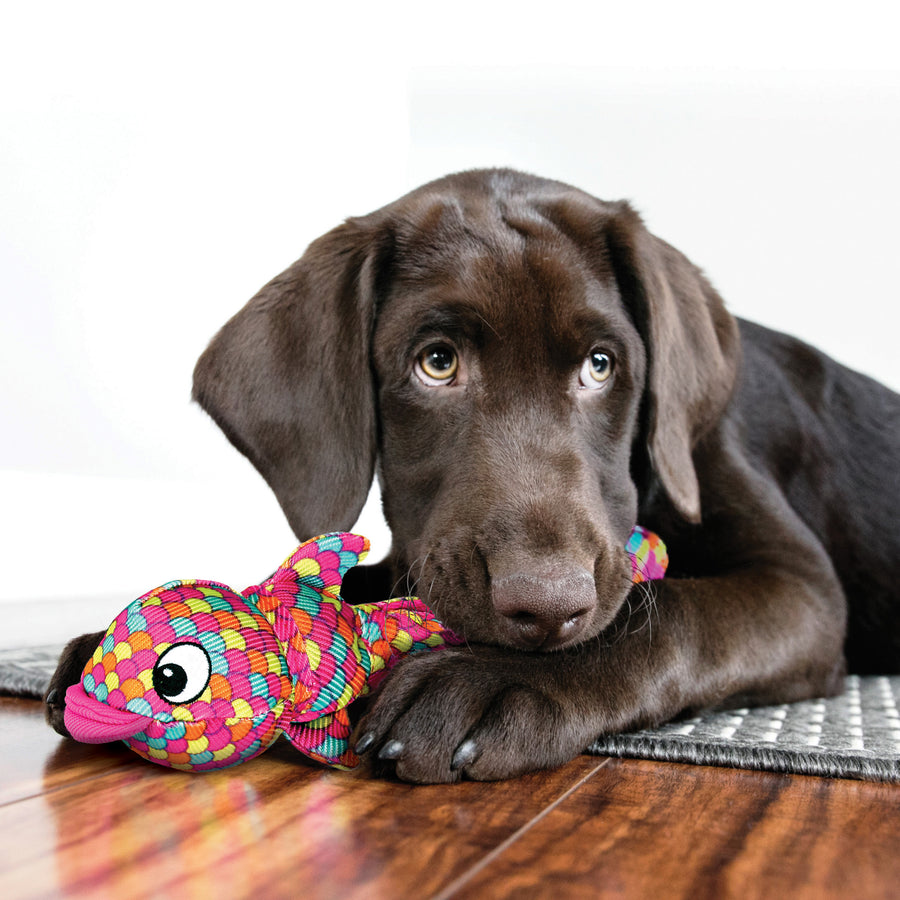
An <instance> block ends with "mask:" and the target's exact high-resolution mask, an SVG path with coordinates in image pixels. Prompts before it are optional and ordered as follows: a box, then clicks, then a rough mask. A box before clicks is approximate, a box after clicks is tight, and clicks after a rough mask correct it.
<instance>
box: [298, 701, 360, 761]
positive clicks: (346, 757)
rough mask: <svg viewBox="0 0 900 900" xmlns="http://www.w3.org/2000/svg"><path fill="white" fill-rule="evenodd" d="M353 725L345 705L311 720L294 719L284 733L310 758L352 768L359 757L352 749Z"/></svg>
mask: <svg viewBox="0 0 900 900" xmlns="http://www.w3.org/2000/svg"><path fill="white" fill-rule="evenodd" d="M352 731H353V727H352V725H351V724H350V716H349V715H348V714H347V710H346V709H339V710H338V711H337V712H336V713H333V714H329V715H325V716H320V717H319V718H318V719H315V720H313V721H312V722H292V723H291V724H290V725H288V726H287V728H285V729H284V735H285V737H286V738H287V739H288V740H289V741H290V742H291V743H292V744H293V745H294V746H295V747H296V748H297V749H298V750H299V751H300V752H301V753H304V754H306V756H308V757H309V758H310V759H314V760H316V762H320V763H323V764H324V765H326V766H332V767H333V768H335V769H352V768H354V767H355V766H356V765H357V764H358V763H359V757H358V756H357V755H356V754H355V753H354V752H353V751H352V750H351V749H350V733H351V732H352Z"/></svg>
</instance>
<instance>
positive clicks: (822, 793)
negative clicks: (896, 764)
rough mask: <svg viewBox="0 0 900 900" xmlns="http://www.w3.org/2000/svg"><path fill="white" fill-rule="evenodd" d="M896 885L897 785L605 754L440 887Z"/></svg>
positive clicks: (762, 892) (864, 888) (499, 890)
mask: <svg viewBox="0 0 900 900" xmlns="http://www.w3.org/2000/svg"><path fill="white" fill-rule="evenodd" d="M550 848H552V849H550ZM898 894H900V786H897V785H879V784H872V783H864V782H856V781H842V780H831V779H824V778H805V777H798V776H781V775H774V774H766V773H757V772H746V771H738V770H732V769H715V768H705V767H698V766H682V765H673V764H667V763H653V762H640V761H611V762H610V764H609V765H607V766H605V767H604V768H602V769H601V770H600V771H598V772H597V773H596V775H595V776H594V777H593V778H591V779H589V780H588V781H586V782H585V783H584V784H583V785H582V786H581V788H580V789H579V790H578V791H577V792H575V793H573V794H572V795H571V796H569V797H568V798H566V800H565V801H564V802H562V803H560V804H559V805H558V806H557V807H556V808H555V809H554V810H553V811H552V812H550V813H548V815H546V816H545V817H543V818H542V819H541V821H540V822H538V823H536V824H535V826H534V827H533V828H531V829H529V830H527V832H526V833H525V834H523V835H522V836H521V837H520V838H519V839H518V840H516V841H514V842H511V843H509V844H507V845H506V846H505V847H503V848H501V849H500V850H498V852H496V853H495V854H492V855H491V856H490V857H488V858H486V859H485V860H484V861H483V862H482V864H481V866H479V867H478V869H477V870H473V871H471V872H469V873H465V874H464V875H463V876H462V877H461V879H459V880H458V881H457V882H456V883H454V884H453V885H451V886H449V889H447V890H446V891H445V892H444V893H442V894H441V895H440V896H442V897H444V896H448V897H449V896H452V897H454V898H471V897H478V898H480V897H490V898H505V897H515V898H522V897H545V896H548V897H553V898H554V900H557V898H566V897H619V896H625V897H654V896H658V897H666V898H672V897H691V898H703V897H709V898H721V897H740V898H753V897H760V898H773V897H791V898H792V900H793V898H805V897H809V898H816V900H821V898H829V897H841V898H853V900H858V898H875V897H884V898H888V897H890V898H896V897H897V896H898Z"/></svg>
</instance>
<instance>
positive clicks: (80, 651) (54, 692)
mask: <svg viewBox="0 0 900 900" xmlns="http://www.w3.org/2000/svg"><path fill="white" fill-rule="evenodd" d="M103 635H104V632H102V631H98V632H96V633H94V634H83V635H81V636H80V637H77V638H73V639H72V640H71V641H69V643H68V644H66V646H65V649H64V650H63V652H62V655H61V656H60V657H59V663H58V664H57V666H56V671H55V672H54V673H53V677H52V678H51V679H50V685H49V687H48V688H47V693H46V694H44V715H45V717H46V719H47V721H48V722H49V723H50V726H51V727H52V728H53V730H54V731H57V732H59V734H61V735H62V736H63V737H69V732H68V730H67V729H66V724H65V715H66V691H67V690H68V689H69V686H70V685H73V684H78V682H79V681H81V673H82V672H83V671H84V667H85V664H86V663H87V661H88V660H89V659H90V658H91V656H92V655H93V653H94V650H96V649H97V645H98V644H99V643H100V641H102V640H103Z"/></svg>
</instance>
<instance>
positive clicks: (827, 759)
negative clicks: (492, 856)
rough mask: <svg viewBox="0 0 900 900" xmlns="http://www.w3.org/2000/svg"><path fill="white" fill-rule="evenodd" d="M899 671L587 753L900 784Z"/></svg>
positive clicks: (36, 679) (28, 669)
mask: <svg viewBox="0 0 900 900" xmlns="http://www.w3.org/2000/svg"><path fill="white" fill-rule="evenodd" d="M61 651H62V647H61V646H59V645H56V646H50V647H31V648H28V649H22V650H0V694H3V695H6V696H16V697H32V698H35V699H40V697H41V696H42V695H43V693H44V691H45V689H46V686H47V683H48V681H49V680H50V675H51V674H52V672H53V670H54V669H55V667H56V660H57V659H58V657H59V654H60V652H61ZM898 705H900V676H891V677H879V676H865V677H859V676H857V675H851V676H849V677H848V678H847V687H846V691H845V692H844V693H843V694H841V695H840V696H839V697H832V698H829V699H827V700H808V701H804V702H802V703H789V704H785V705H784V706H766V707H760V708H758V709H738V710H729V711H728V712H720V713H708V714H706V715H704V716H702V717H700V718H697V719H683V720H680V721H678V722H672V723H670V724H668V725H663V726H662V727H661V728H655V729H652V730H647V731H638V732H634V733H632V734H613V735H605V736H604V737H601V738H599V739H598V740H597V741H595V742H594V743H593V744H592V745H591V746H590V747H589V748H588V752H590V753H595V754H597V755H600V756H629V757H637V758H640V759H656V760H665V761H667V762H682V763H694V764H696V765H704V766H732V767H735V768H740V769H765V770H767V771H772V772H789V773H793V774H797V775H824V776H829V777H832V778H862V779H867V780H872V781H896V782H900V711H898Z"/></svg>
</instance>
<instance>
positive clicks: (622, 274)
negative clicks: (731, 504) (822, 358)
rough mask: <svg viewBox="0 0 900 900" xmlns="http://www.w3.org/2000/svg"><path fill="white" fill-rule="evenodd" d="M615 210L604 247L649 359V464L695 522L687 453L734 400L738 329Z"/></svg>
mask: <svg viewBox="0 0 900 900" xmlns="http://www.w3.org/2000/svg"><path fill="white" fill-rule="evenodd" d="M612 207H613V210H614V211H613V215H612V217H611V219H610V220H609V223H608V225H607V238H608V241H609V247H610V250H611V251H612V256H613V261H614V265H615V268H616V274H617V276H618V279H619V286H620V289H621V291H622V293H623V296H624V297H625V301H626V303H627V304H628V305H629V307H630V308H631V310H632V314H633V317H634V321H635V324H636V325H637V327H638V330H639V331H640V332H641V336H642V337H643V340H644V344H645V346H646V348H647V353H648V356H649V375H648V389H647V446H648V450H649V455H650V464H651V466H652V468H653V470H654V471H655V472H656V474H657V476H658V477H659V479H660V481H661V482H662V485H663V487H664V488H665V491H666V493H667V494H668V496H669V499H670V500H671V501H672V503H673V505H674V506H675V508H676V509H677V510H678V512H679V513H680V514H681V515H682V516H683V517H684V518H685V519H687V520H688V521H690V522H699V521H700V517H701V510H700V489H699V485H698V483H697V473H696V471H695V470H694V463H693V459H692V452H693V448H694V447H695V445H696V443H697V441H698V440H699V439H700V438H701V437H702V436H703V435H704V434H705V433H706V432H707V431H708V430H709V429H710V428H711V427H712V426H713V425H714V424H715V422H716V421H717V420H718V418H719V417H720V416H721V415H722V413H723V411H724V409H725V407H726V405H727V404H728V401H729V399H730V397H731V393H732V390H733V388H734V384H735V378H736V375H737V367H738V364H739V359H740V344H739V338H738V331H737V323H736V322H735V320H734V318H733V317H732V316H731V315H730V314H729V313H728V311H727V310H726V309H725V304H724V303H723V302H722V299H721V297H719V295H718V294H717V293H716V291H715V290H713V288H712V286H711V285H710V284H709V282H708V281H707V280H706V278H705V277H704V275H703V273H702V272H701V271H700V270H699V269H698V268H697V267H696V266H695V265H693V263H691V262H690V261H689V260H688V259H687V258H686V257H685V256H683V255H682V254H681V253H679V252H678V251H677V250H675V249H674V248H673V247H670V246H669V245H668V244H667V243H665V241H662V240H660V239H659V238H657V237H654V236H653V235H652V234H650V232H649V231H647V229H646V227H645V226H644V224H643V222H642V221H641V218H640V216H638V214H637V213H636V212H634V210H633V209H631V207H630V206H628V204H627V203H619V204H612Z"/></svg>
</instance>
